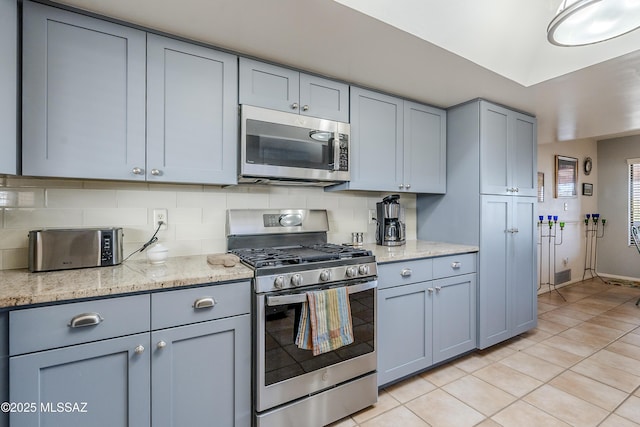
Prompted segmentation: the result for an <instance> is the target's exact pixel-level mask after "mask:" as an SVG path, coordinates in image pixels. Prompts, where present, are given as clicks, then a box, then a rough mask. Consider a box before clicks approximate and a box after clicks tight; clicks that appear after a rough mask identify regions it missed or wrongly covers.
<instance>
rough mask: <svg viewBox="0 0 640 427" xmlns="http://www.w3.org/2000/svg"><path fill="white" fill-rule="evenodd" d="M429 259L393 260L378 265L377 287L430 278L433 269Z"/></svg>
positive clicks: (389, 286) (422, 280)
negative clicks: (389, 262)
mask: <svg viewBox="0 0 640 427" xmlns="http://www.w3.org/2000/svg"><path fill="white" fill-rule="evenodd" d="M432 266H433V262H432V260H431V259H419V260H411V261H401V262H394V263H391V264H382V265H378V288H379V289H384V288H391V287H393V286H398V285H407V284H409V283H418V282H424V281H425V280H431V278H432V276H433V275H432V271H433V267H432Z"/></svg>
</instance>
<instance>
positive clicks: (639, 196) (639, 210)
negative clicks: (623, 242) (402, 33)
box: [627, 159, 640, 245]
mask: <svg viewBox="0 0 640 427" xmlns="http://www.w3.org/2000/svg"><path fill="white" fill-rule="evenodd" d="M627 163H628V165H629V245H633V244H634V243H633V238H632V237H631V227H632V226H633V225H635V226H640V159H627Z"/></svg>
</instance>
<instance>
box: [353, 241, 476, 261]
mask: <svg viewBox="0 0 640 427" xmlns="http://www.w3.org/2000/svg"><path fill="white" fill-rule="evenodd" d="M362 247H363V248H364V249H367V250H370V251H371V252H373V254H374V255H375V256H376V261H377V262H378V263H379V264H384V263H387V262H394V261H403V260H409V259H420V258H432V257H437V256H444V255H455V254H463V253H467V252H478V247H477V246H470V245H457V244H454V243H443V242H427V241H423V240H409V241H407V243H406V244H404V245H402V246H378V245H376V244H375V243H373V244H366V245H364V246H362Z"/></svg>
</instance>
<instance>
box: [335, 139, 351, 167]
mask: <svg viewBox="0 0 640 427" xmlns="http://www.w3.org/2000/svg"><path fill="white" fill-rule="evenodd" d="M340 136H342V135H340ZM338 170H341V171H346V172H348V171H349V144H348V143H347V141H346V140H344V139H342V138H340V166H339V169H338Z"/></svg>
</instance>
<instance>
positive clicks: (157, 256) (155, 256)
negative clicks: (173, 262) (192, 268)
mask: <svg viewBox="0 0 640 427" xmlns="http://www.w3.org/2000/svg"><path fill="white" fill-rule="evenodd" d="M168 257H169V249H167V248H166V247H164V246H163V245H161V244H157V245H154V246H153V247H152V248H151V249H148V250H147V260H148V261H149V262H150V263H151V264H162V263H163V262H165V261H166V260H167V258H168Z"/></svg>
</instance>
